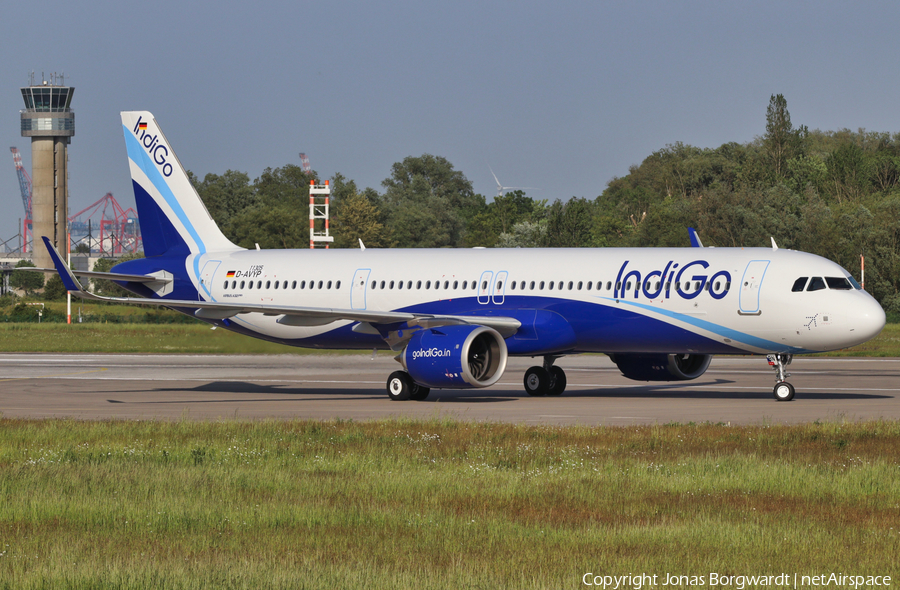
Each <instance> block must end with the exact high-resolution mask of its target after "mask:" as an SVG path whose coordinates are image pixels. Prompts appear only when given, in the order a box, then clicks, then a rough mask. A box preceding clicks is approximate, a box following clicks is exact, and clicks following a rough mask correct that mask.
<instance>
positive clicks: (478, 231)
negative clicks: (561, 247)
mask: <svg viewBox="0 0 900 590" xmlns="http://www.w3.org/2000/svg"><path fill="white" fill-rule="evenodd" d="M534 210H535V202H534V200H533V199H531V198H529V197H526V196H525V193H524V192H523V191H521V190H516V191H511V192H508V193H506V194H505V195H498V196H496V197H494V200H493V201H491V202H490V203H488V204H487V205H485V206H484V207H483V208H482V209H481V211H479V212H478V213H477V214H476V215H474V216H473V217H472V219H470V220H469V222H468V223H467V224H466V231H465V236H464V240H463V245H465V246H466V247H469V248H471V247H476V246H481V247H485V248H490V247H492V246H495V245H497V243H498V242H499V240H500V236H501V235H503V234H505V233H509V232H511V231H512V228H513V226H514V225H516V224H518V223H520V222H522V221H530V220H531V219H532V214H533V212H534Z"/></svg>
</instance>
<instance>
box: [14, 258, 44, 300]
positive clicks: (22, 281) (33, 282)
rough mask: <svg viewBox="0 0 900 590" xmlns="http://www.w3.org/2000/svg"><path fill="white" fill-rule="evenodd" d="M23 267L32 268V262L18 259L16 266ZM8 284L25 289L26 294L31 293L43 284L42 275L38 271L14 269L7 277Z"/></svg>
mask: <svg viewBox="0 0 900 590" xmlns="http://www.w3.org/2000/svg"><path fill="white" fill-rule="evenodd" d="M23 267H31V268H34V263H33V262H31V261H30V260H20V261H19V262H17V263H16V268H23ZM9 286H10V287H12V288H13V289H19V290H21V291H25V294H26V295H33V294H34V293H36V292H37V291H39V290H40V289H41V288H42V287H43V286H44V275H43V274H41V273H39V272H33V271H27V270H14V271H12V273H11V274H10V277H9Z"/></svg>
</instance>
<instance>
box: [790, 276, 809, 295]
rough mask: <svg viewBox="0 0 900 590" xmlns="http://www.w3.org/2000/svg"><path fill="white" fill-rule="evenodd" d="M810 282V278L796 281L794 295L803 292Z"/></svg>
mask: <svg viewBox="0 0 900 590" xmlns="http://www.w3.org/2000/svg"><path fill="white" fill-rule="evenodd" d="M808 280H809V277H800V278H799V279H797V280H796V281H794V286H793V287H791V292H792V293H800V292H801V291H803V287H805V286H806V281H808Z"/></svg>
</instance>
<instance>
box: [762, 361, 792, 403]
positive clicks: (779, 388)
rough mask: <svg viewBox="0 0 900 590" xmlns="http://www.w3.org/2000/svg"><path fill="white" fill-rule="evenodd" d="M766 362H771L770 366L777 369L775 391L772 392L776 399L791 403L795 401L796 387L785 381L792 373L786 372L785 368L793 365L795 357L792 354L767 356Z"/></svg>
mask: <svg viewBox="0 0 900 590" xmlns="http://www.w3.org/2000/svg"><path fill="white" fill-rule="evenodd" d="M766 360H768V361H769V365H770V366H771V367H772V368H773V369H775V373H776V375H775V389H773V390H772V394H773V395H774V396H775V399H776V400H777V401H780V402H789V401H791V400H792V399H794V386H793V385H791V384H790V383H788V382H787V381H785V379H786V378H787V377H790V376H791V374H790V373H786V372H785V370H784V369H785V367H787V366H788V365H789V364H791V361H792V360H794V355H792V354H770V355H768V356H766Z"/></svg>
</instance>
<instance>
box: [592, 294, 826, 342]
mask: <svg viewBox="0 0 900 590" xmlns="http://www.w3.org/2000/svg"><path fill="white" fill-rule="evenodd" d="M603 299H606V300H607V301H616V302H618V303H624V304H626V305H631V306H634V307H639V308H641V309H643V310H646V311H650V312H653V313H658V314H660V315H664V316H667V317H670V318H672V319H673V320H678V321H680V322H685V323H687V324H690V325H692V326H694V327H696V328H701V329H703V330H706V331H707V332H712V333H713V334H718V335H719V336H722V337H723V338H730V339H731V340H734V341H736V342H739V343H741V344H745V345H747V346H753V347H754V348H761V349H762V350H767V351H769V352H776V351H778V352H782V351H787V352H790V353H792V354H803V353H806V352H811V351H809V350H806V349H805V348H797V347H796V346H787V347H786V346H785V345H784V344H779V343H777V342H772V341H771V340H766V339H764V338H758V337H756V336H751V335H750V334H745V333H743V332H739V331H737V330H733V329H731V328H726V327H725V326H720V325H719V324H714V323H712V322H708V321H706V320H701V319H699V318H695V317H691V316H689V315H685V314H683V313H678V312H674V311H669V310H666V309H659V308H656V307H653V306H650V305H646V304H643V303H638V302H636V301H626V300H624V299H612V298H610V297H603Z"/></svg>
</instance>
